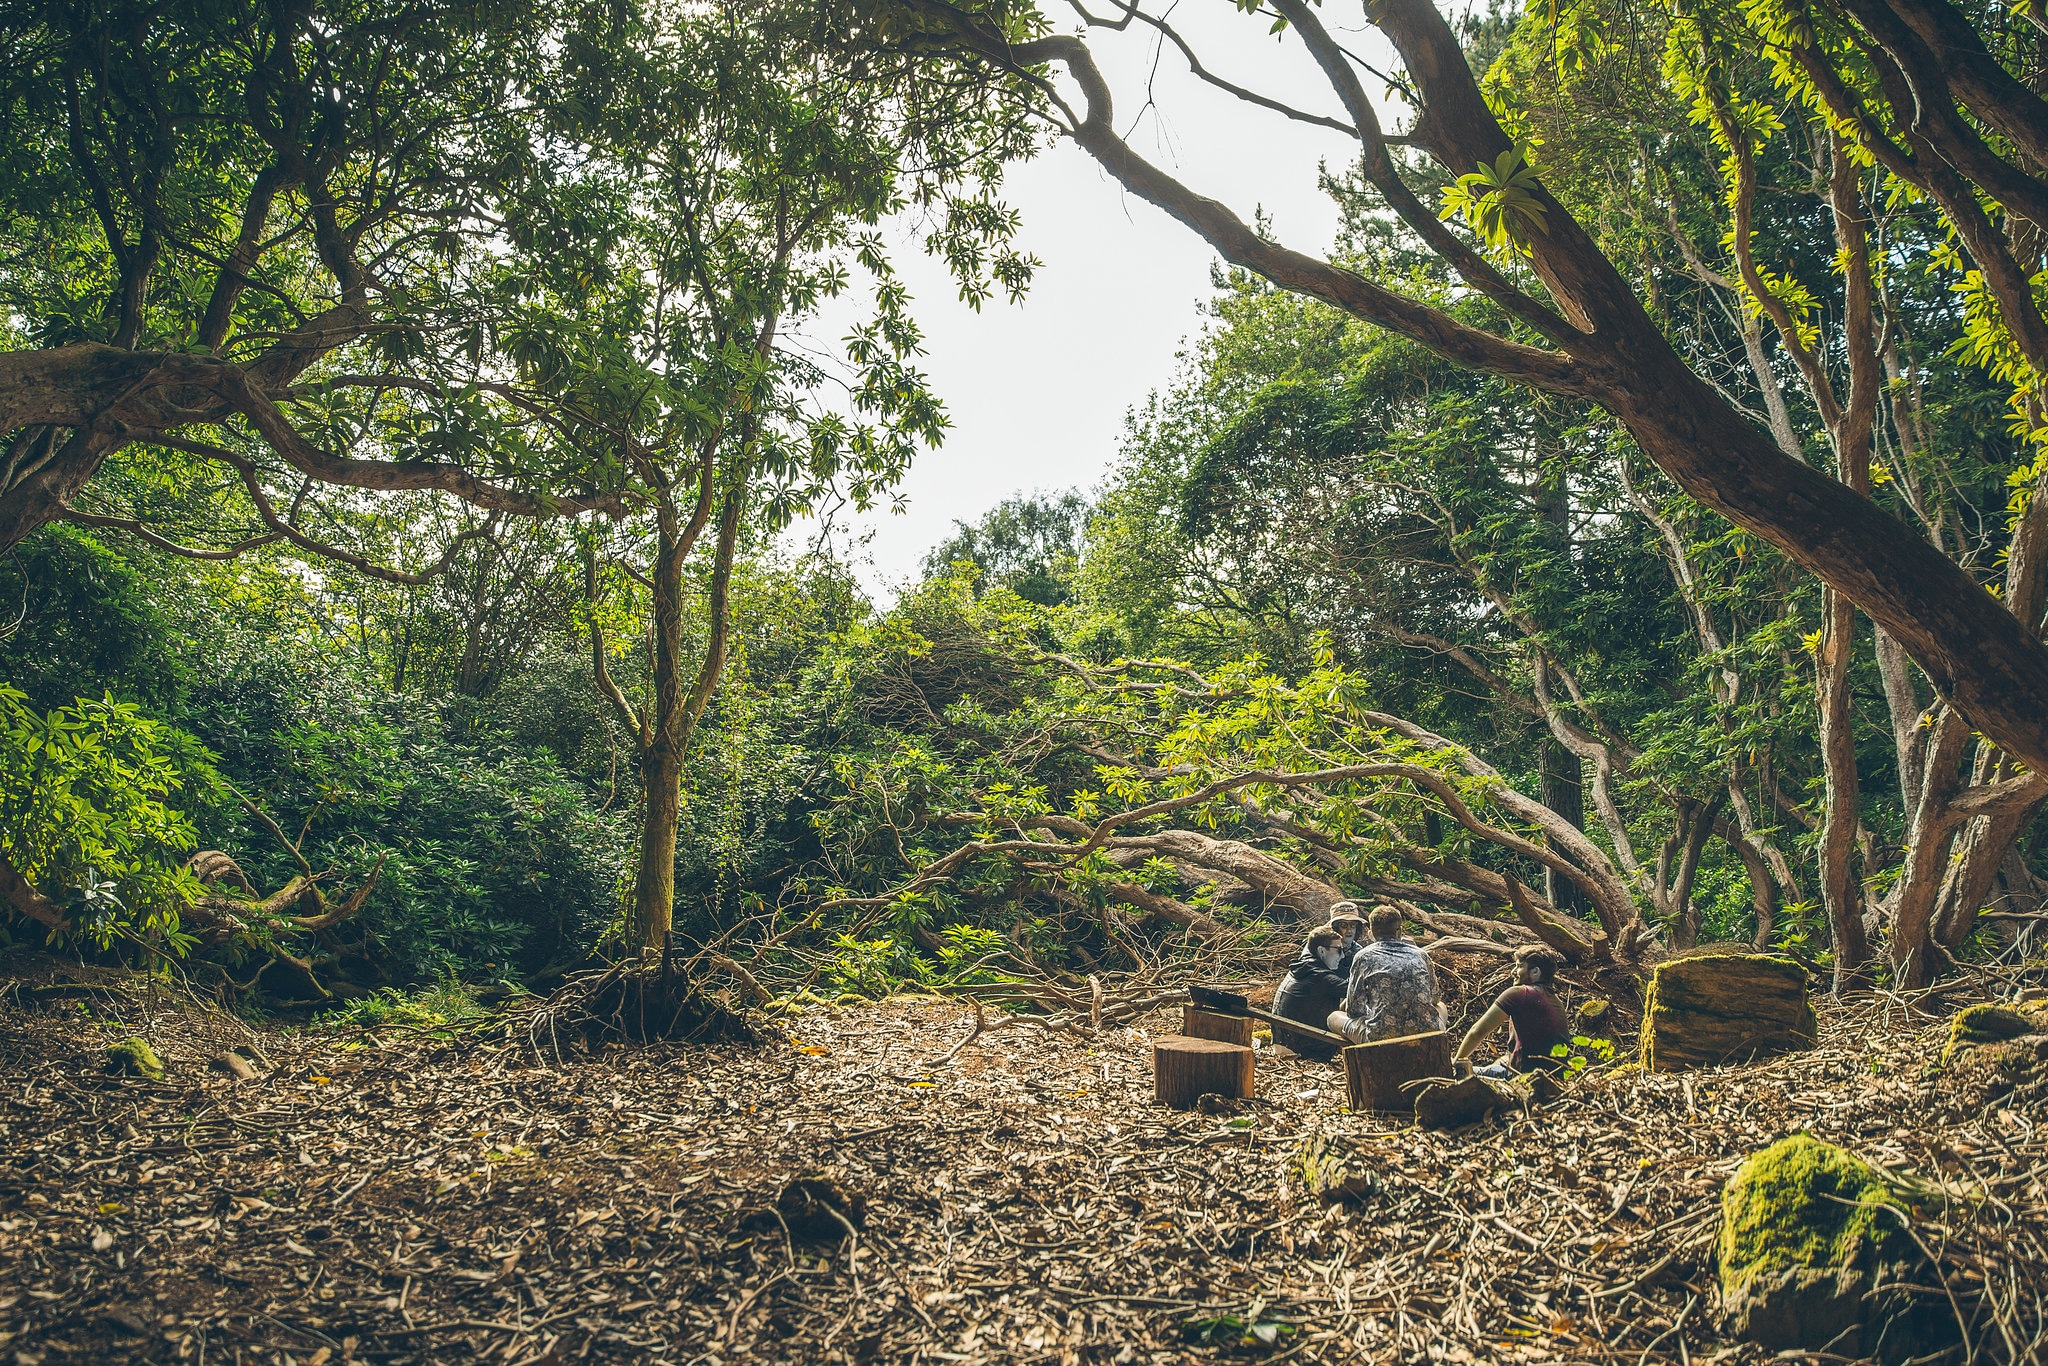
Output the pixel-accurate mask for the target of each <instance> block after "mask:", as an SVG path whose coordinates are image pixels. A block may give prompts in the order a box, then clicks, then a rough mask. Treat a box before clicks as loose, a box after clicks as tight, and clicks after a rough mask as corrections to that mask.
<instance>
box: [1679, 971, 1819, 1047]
mask: <svg viewBox="0 0 2048 1366" xmlns="http://www.w3.org/2000/svg"><path fill="white" fill-rule="evenodd" d="M1819 1034H1820V1027H1819V1023H1818V1022H1817V1021H1816V1020H1815V1019H1814V1015H1813V1006H1812V1004H1811V1003H1810V1002H1809V1001H1808V1000H1807V999H1806V969H1804V968H1802V967H1800V966H1799V964H1797V963H1795V962H1793V961H1792V960H1791V959H1790V958H1782V957H1779V956H1777V955H1775V954H1753V953H1745V954H1725V955H1713V956H1701V957H1695V958H1674V959H1672V960H1670V961H1669V962H1664V963H1659V964H1658V965H1657V968H1656V970H1655V971H1654V972H1652V973H1651V974H1650V985H1649V989H1648V990H1647V991H1646V992H1645V993H1644V994H1643V1032H1642V1061H1643V1070H1644V1071H1646V1072H1681V1071H1685V1070H1686V1069H1688V1068H1694V1067H1719V1066H1721V1065H1723V1064H1725V1063H1732V1062H1746V1061H1748V1060H1750V1059H1752V1058H1755V1057H1758V1056H1759V1055H1762V1054H1766V1053H1782V1052H1790V1051H1794V1050H1798V1049H1806V1048H1811V1047H1813V1046H1814V1043H1815V1041H1816V1040H1817V1039H1818V1038H1819Z"/></svg>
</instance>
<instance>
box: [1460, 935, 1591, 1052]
mask: <svg viewBox="0 0 2048 1366" xmlns="http://www.w3.org/2000/svg"><path fill="white" fill-rule="evenodd" d="M1557 964H1558V958H1557V955H1556V954H1554V953H1552V952H1551V951H1550V950H1549V949H1546V948H1542V947H1540V946H1536V945H1532V946H1530V947H1529V948H1526V949H1523V950H1521V951H1520V952H1518V953H1517V954H1516V955H1515V976H1516V977H1517V979H1519V980H1518V981H1517V982H1516V984H1515V985H1514V986H1511V987H1509V988H1508V989H1507V990H1506V991H1503V992H1502V993H1501V994H1500V995H1499V996H1497V997H1495V998H1494V1001H1493V1004H1492V1005H1491V1006H1489V1007H1487V1011H1486V1013H1485V1014H1484V1015H1481V1016H1480V1017H1479V1020H1478V1022H1477V1023H1476V1024H1474V1025H1473V1026H1472V1028H1471V1029H1470V1030H1469V1031H1468V1032H1467V1033H1466V1035H1465V1040H1464V1042H1463V1043H1460V1044H1459V1045H1458V1051H1457V1054H1456V1055H1455V1056H1454V1057H1452V1059H1451V1062H1452V1064H1453V1066H1454V1067H1457V1066H1459V1065H1461V1064H1462V1067H1463V1069H1467V1070H1469V1069H1470V1068H1471V1065H1472V1064H1471V1062H1470V1059H1471V1057H1472V1055H1473V1054H1474V1053H1475V1052H1477V1051H1478V1049H1479V1045H1480V1044H1482V1043H1485V1042H1486V1039H1487V1036H1488V1035H1490V1034H1492V1033H1493V1031H1494V1030H1496V1029H1498V1028H1500V1027H1501V1025H1502V1024H1503V1023H1505V1024H1507V1025H1508V1026H1509V1037H1508V1050H1509V1051H1508V1055H1507V1056H1506V1057H1504V1058H1502V1059H1501V1060H1500V1061H1498V1062H1495V1063H1490V1064H1488V1065H1487V1066H1485V1067H1482V1068H1479V1069H1478V1071H1477V1073H1476V1075H1478V1076H1482V1077H1495V1078H1499V1077H1506V1076H1510V1075H1512V1074H1514V1073H1516V1072H1527V1071H1529V1070H1530V1069H1531V1068H1536V1067H1543V1068H1548V1067H1552V1066H1555V1065H1556V1064H1555V1062H1554V1061H1553V1060H1552V1058H1551V1055H1550V1050H1551V1048H1552V1047H1553V1046H1555V1045H1557V1044H1561V1043H1564V1042H1566V1041H1568V1040H1569V1039H1570V1038H1571V1026H1570V1024H1569V1023H1567V1022H1566V1020H1565V1017H1564V1008H1563V1007H1562V1006H1560V1005H1559V1004H1558V1003H1557V997H1556V996H1555V995H1553V994H1552V992H1551V983H1552V982H1553V981H1554V980H1555V979H1556V977H1557ZM1460 1075H1463V1072H1462V1071H1461V1072H1460Z"/></svg>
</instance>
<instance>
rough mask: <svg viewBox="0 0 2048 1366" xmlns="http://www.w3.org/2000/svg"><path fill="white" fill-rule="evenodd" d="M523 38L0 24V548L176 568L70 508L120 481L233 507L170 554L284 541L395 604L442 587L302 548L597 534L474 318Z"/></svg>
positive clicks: (430, 16) (331, 15)
mask: <svg viewBox="0 0 2048 1366" xmlns="http://www.w3.org/2000/svg"><path fill="white" fill-rule="evenodd" d="M549 32H550V24H549V21H548V20H547V19H546V17H545V16H544V15H543V14H542V13H541V12H540V11H538V10H536V9H534V8H531V7H526V6H519V5H498V4H469V3H463V2H461V0H458V2H457V3H450V4H444V5H428V6H424V7H422V6H408V5H386V4H382V3H377V2H376V0H372V2H371V3H368V4H361V5H354V4H342V5H338V6H322V5H318V4H315V3H311V0H308V2H307V3H294V4H288V5H283V6H266V5H252V4H230V5H226V6H216V5H196V4H174V5H172V6H170V7H168V8H165V7H162V6H145V5H138V4H117V5H113V6H103V5H99V6H71V5H65V4H60V3H38V2H35V0H22V2H21V3H12V4H9V5H7V6H5V7H0V53H5V54H6V55H5V57H4V58H0V108H4V109H5V110H6V117H7V124H8V128H9V131H10V137H9V140H8V145H7V148H6V149H5V151H4V152H0V222H4V223H5V227H4V229H0V234H4V242H0V256H4V259H5V261H6V265H5V266H4V267H0V296H4V298H5V300H6V316H7V335H6V337H5V340H6V342H7V343H9V344H11V346H12V348H13V349H10V350H7V351H5V352H0V452H4V457H0V549H11V548H12V547H13V546H15V545H17V544H19V543H20V541H21V540H22V538H23V537H25V536H27V535H28V534H29V533H30V532H32V531H34V530H35V529H36V528H37V527H39V526H42V525H44V524H46V523H48V522H50V521H52V520H69V521H75V522H82V523H85V524H88V525H97V526H105V527H119V528H122V529H126V530H129V531H131V532H133V533H135V534H138V535H142V536H144V537H145V538H147V539H150V540H151V541H152V543H154V544H157V545H158V546H159V547H160V548H167V549H176V548H178V546H177V543H175V542H173V541H172V540H170V539H169V538H167V537H165V536H164V535H162V534H161V532H160V531H158V530H156V529H154V528H152V527H151V526H150V525H148V522H147V520H146V518H145V517H143V516H141V515H139V513H138V510H137V509H135V508H132V507H99V508H94V507H91V506H81V505H80V500H81V499H82V498H86V500H87V502H88V503H90V501H91V500H90V499H89V498H88V497H87V495H88V490H89V489H90V488H91V487H92V485H93V483H94V481H95V480H96V479H97V478H98V476H99V475H100V474H101V471H102V469H103V468H104V466H105V464H106V462H107V461H109V460H110V459H113V458H116V457H117V456H126V457H128V458H129V459H131V460H132V461H134V462H137V463H138V464H140V465H141V466H142V467H144V468H145V469H146V470H149V471H151V472H153V473H154V474H155V475H156V476H158V477H159V478H160V479H165V480H170V481H172V482H183V483H186V484H192V483H202V484H208V485H217V484H218V483H219V482H220V481H221V480H223V479H224V480H225V481H226V483H227V484H228V485H229V486H230V487H232V488H233V489H235V490H236V495H237V498H236V501H237V508H236V513H235V516H234V517H233V519H232V520H233V521H242V522H243V525H242V526H241V527H232V526H231V525H224V526H221V527H216V528H210V529H211V530H218V531H225V532H226V533H227V534H226V535H224V536H223V537H222V538H221V539H222V540H224V541H225V542H226V543H225V544H221V545H218V546H200V547H189V548H188V549H190V550H191V552H192V553H197V554H202V555H209V556H213V557H216V558H218V557H223V556H228V555H232V554H235V553H240V552H242V551H245V550H247V549H250V548H252V547H254V546H257V545H262V544H270V543H286V544H289V545H292V546H294V547H296V548H298V549H300V550H301V551H304V552H307V553H314V554H329V555H332V556H334V557H336V558H339V559H341V560H343V561H344V562H347V563H351V564H353V565H354V566H355V567H357V568H359V569H363V570H365V571H367V572H376V573H381V574H383V575H384V576H385V577H387V578H392V579H395V580H397V581H400V582H406V581H413V580H416V579H417V578H419V577H421V576H424V575H429V574H431V573H433V572H435V571H436V570H438V569H439V568H441V567H443V565H444V564H445V561H438V562H437V561H430V562H429V563H428V564H427V565H426V566H425V567H424V568H422V569H419V570H413V571H406V570H391V569H387V568H384V567H382V566H378V565H374V564H372V563H371V562H369V561H368V560H366V559H364V558H363V557H361V556H360V555H355V554H353V553H352V552H351V551H349V549H348V548H347V547H346V546H343V545H335V544H330V543H328V542H327V541H325V540H323V539H322V527H323V523H327V524H333V523H335V522H337V521H345V516H344V515H343V514H344V512H345V509H346V508H347V507H349V506H353V504H351V503H350V500H351V499H352V498H355V497H356V496H358V494H359V492H361V491H372V492H379V493H406V492H428V491H431V492H434V493H438V494H444V495H448V496H450V497H452V498H453V499H456V500H458V501H459V504H460V505H464V506H467V507H469V508H471V509H474V510H475V513H476V516H475V517H473V518H472V519H471V520H470V521H469V523H468V525H467V526H466V527H457V528H454V529H453V530H452V532H451V537H452V539H451V542H450V543H451V545H455V544H460V543H461V542H462V541H463V540H464V539H467V538H474V537H476V536H479V535H482V534H485V530H486V527H487V525H488V523H487V522H486V521H485V520H484V519H487V518H489V517H496V516H507V515H521V516H562V515H570V514H574V513H577V512H581V511H588V510H593V509H600V508H601V509H607V510H613V511H616V510H617V509H618V507H619V502H618V498H617V494H616V491H615V490H611V489H608V488H606V487H604V486H602V485H601V484H600V483H598V482H593V479H592V476H593V475H597V476H600V477H601V474H602V472H601V471H594V470H591V469H588V468H586V467H584V466H581V465H571V466H567V467H552V468H542V467H539V466H537V465H535V464H534V463H532V459H531V457H532V455H533V452H532V449H531V448H530V447H529V446H527V445H526V444H524V443H522V442H521V441H520V440H519V434H520V430H521V428H522V427H523V426H524V425H525V424H527V423H528V422H531V421H534V420H537V419H538V418H539V416H540V415H537V414H535V413H533V412H532V411H531V409H530V405H529V404H527V402H526V400H525V399H524V398H523V396H522V395H520V394H519V393H518V392H517V390H516V387H515V386H512V385H509V384H507V383H505V382H503V381H504V375H503V371H502V368H501V367H500V365H499V361H500V360H501V359H502V355H503V353H502V350H501V349H500V342H501V340H502V338H501V336H500V335H499V332H498V330H497V328H496V327H495V326H494V323H495V321H496V320H495V319H494V318H493V317H492V316H491V315H490V314H489V313H488V311H487V309H486V305H488V304H489V303H490V301H491V300H490V297H489V295H488V293H486V292H480V284H481V283H483V282H484V281H487V280H488V278H490V277H491V276H492V275H494V274H495V273H496V272H498V271H499V270H501V269H502V268H503V265H504V261H503V257H502V255H501V254H500V251H499V248H500V247H501V246H502V243H500V242H499V241H498V240H497V238H498V234H497V230H496V224H497V222H498V220H499V219H500V217H501V216H502V214H503V212H504V209H505V204H506V200H507V198H508V196H511V195H515V194H517V193H518V192H519V191H520V190H521V188H522V187H523V186H526V185H527V184H529V183H530V180H531V178H532V177H533V176H535V175H536V174H537V173H538V170H539V167H540V164H541V159H542V153H543V151H544V150H545V149H543V148H541V147H539V146H538V145H536V143H535V142H534V141H533V140H532V137H531V125H532V123H533V122H534V112H535V111H534V105H533V102H534V99H535V98H536V93H537V90H539V89H544V88H545V79H544V77H543V76H542V75H541V73H540V71H539V70H538V69H537V68H538V64H539V63H540V62H541V61H542V57H541V56H540V54H544V53H547V52H548V51H549V50H550V49H551V47H552V46H553V44H552V43H551V41H550V39H549V36H548V35H549ZM486 243H490V244H491V245H488V246H487V245H486ZM330 501H332V502H333V504H334V506H333V507H332V508H330V507H328V506H326V504H327V503H329V502H330ZM244 519H246V521H244ZM248 521H253V523H254V525H253V526H248V525H247V522H248Z"/></svg>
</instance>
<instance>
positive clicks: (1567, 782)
mask: <svg viewBox="0 0 2048 1366" xmlns="http://www.w3.org/2000/svg"><path fill="white" fill-rule="evenodd" d="M1538 760H1539V762H1540V763H1541V765H1542V792H1541V795H1540V800H1541V801H1542V803H1543V804H1544V805H1545V806H1547V807H1549V808H1550V809H1551V810H1552V811H1555V812H1556V813H1557V814H1558V815H1560V816H1562V817H1564V819H1565V820H1566V821H1568V822H1570V823H1571V825H1572V826H1573V828H1575V829H1579V830H1584V829H1585V828H1586V787H1585V781H1586V778H1585V772H1586V771H1585V762H1584V760H1582V759H1580V758H1579V756H1578V755H1576V754H1574V753H1572V752H1571V751H1570V750H1568V749H1566V748H1565V747H1564V746H1563V745H1561V744H1559V743H1558V741H1557V739H1556V737H1555V736H1550V735H1546V736H1544V737H1543V741H1542V748H1541V752H1540V753H1539V755H1538ZM1543 896H1544V899H1545V900H1547V901H1548V902H1549V903H1550V904H1551V905H1553V906H1555V907H1557V909H1558V910H1559V911H1561V912H1562V913H1564V914H1565V915H1580V914H1583V913H1584V911H1585V909H1586V896H1585V893H1583V892H1581V891H1580V890H1579V888H1578V885H1577V884H1576V883H1574V882H1573V881H1572V880H1571V879H1570V878H1568V877H1562V876H1560V875H1559V874H1558V871H1557V869H1555V868H1545V869H1544V870H1543Z"/></svg>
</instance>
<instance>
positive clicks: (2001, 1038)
mask: <svg viewBox="0 0 2048 1366" xmlns="http://www.w3.org/2000/svg"><path fill="white" fill-rule="evenodd" d="M2042 1028H2043V1026H2042V1024H2041V1023H2040V1022H2039V1021H2036V1020H2034V1019H2032V1018H2029V1017H2028V1016H2027V1015H2026V1014H2024V1013H2022V1012H2020V1011H2018V1010H2015V1009H2013V1008H2012V1007H2011V1006H2002V1005H1993V1004H1988V1003H1987V1004H1985V1005H1977V1006H1971V1007H1970V1008H1969V1009H1968V1010H1965V1011H1963V1012H1962V1013H1961V1014H1959V1015H1957V1016H1956V1018H1955V1019H1954V1021H1953V1022H1951V1023H1950V1025H1949V1027H1948V1044H1947V1046H1946V1047H1944V1048H1943V1049H1942V1050H1941V1062H1942V1065H1943V1066H1944V1067H1946V1066H1947V1065H1948V1062H1949V1060H1950V1059H1951V1058H1953V1057H1954V1056H1955V1055H1956V1051H1957V1050H1958V1049H1963V1048H1974V1047H1975V1046H1977V1045H1978V1044H1985V1043H2004V1042H2005V1041H2006V1040H2007V1039H2017V1038H2019V1037H2020V1036H2021V1035H2022V1034H2036V1033H2039V1032H2041V1030H2042Z"/></svg>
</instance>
